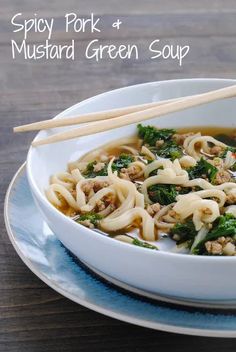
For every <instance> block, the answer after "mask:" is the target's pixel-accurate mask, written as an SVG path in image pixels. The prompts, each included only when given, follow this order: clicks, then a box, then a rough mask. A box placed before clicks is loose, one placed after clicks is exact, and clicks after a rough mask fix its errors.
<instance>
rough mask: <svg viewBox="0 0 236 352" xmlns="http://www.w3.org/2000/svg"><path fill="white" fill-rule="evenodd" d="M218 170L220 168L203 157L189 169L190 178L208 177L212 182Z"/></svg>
mask: <svg viewBox="0 0 236 352" xmlns="http://www.w3.org/2000/svg"><path fill="white" fill-rule="evenodd" d="M217 172H218V169H217V168H216V167H215V166H213V165H212V164H210V163H208V162H207V161H206V160H205V159H203V158H201V159H200V160H199V161H198V162H197V164H196V165H195V166H193V167H191V168H189V169H188V174H189V178H190V180H193V179H195V178H202V177H207V178H208V179H209V181H210V182H214V180H215V177H216V174H217Z"/></svg>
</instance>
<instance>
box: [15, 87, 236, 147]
mask: <svg viewBox="0 0 236 352" xmlns="http://www.w3.org/2000/svg"><path fill="white" fill-rule="evenodd" d="M235 96H236V85H233V86H229V87H226V88H221V89H217V90H213V91H209V92H207V93H203V94H198V95H192V96H187V97H182V98H177V99H168V100H163V101H160V102H154V103H148V104H142V105H135V106H129V107H125V108H118V109H113V110H107V111H102V112H96V113H89V114H83V115H80V116H75V117H69V118H65V119H52V120H45V121H40V122H35V123H31V124H28V125H22V126H18V127H15V128H14V132H26V131H35V130H42V129H49V128H56V127H62V126H71V125H76V124H81V123H85V122H86V123H88V124H87V125H84V126H83V125H82V126H80V127H79V128H75V129H71V130H69V131H66V132H62V133H57V134H54V135H52V136H50V137H47V138H43V139H41V140H37V141H34V142H32V145H33V146H39V145H43V144H50V143H56V142H60V141H65V140H68V139H73V138H78V137H82V136H87V135H91V134H95V133H99V132H104V131H107V130H111V129H114V128H118V127H122V126H126V125H130V124H133V123H138V122H142V121H145V120H148V119H151V118H154V117H160V116H162V115H166V114H170V113H173V112H177V111H181V110H185V109H188V108H191V107H195V106H199V105H203V104H206V103H211V102H214V101H217V100H220V99H226V98H232V97H235Z"/></svg>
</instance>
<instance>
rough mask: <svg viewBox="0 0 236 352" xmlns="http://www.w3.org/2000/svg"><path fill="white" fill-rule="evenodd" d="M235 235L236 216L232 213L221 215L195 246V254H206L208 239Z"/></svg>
mask: <svg viewBox="0 0 236 352" xmlns="http://www.w3.org/2000/svg"><path fill="white" fill-rule="evenodd" d="M234 235H236V218H235V217H234V216H233V215H232V214H225V215H221V216H219V217H218V218H217V219H216V220H215V221H214V223H213V227H212V230H211V231H210V232H209V233H208V234H207V236H206V237H205V238H204V240H202V241H201V242H199V243H198V245H197V246H196V247H195V248H194V251H193V254H204V253H205V252H206V250H205V243H206V242H207V241H214V240H216V239H217V238H219V237H221V236H229V237H231V236H234Z"/></svg>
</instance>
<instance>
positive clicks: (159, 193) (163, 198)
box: [148, 184, 178, 205]
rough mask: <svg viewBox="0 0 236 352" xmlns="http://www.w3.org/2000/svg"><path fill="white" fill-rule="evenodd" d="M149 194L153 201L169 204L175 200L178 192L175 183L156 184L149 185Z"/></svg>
mask: <svg viewBox="0 0 236 352" xmlns="http://www.w3.org/2000/svg"><path fill="white" fill-rule="evenodd" d="M148 195H149V198H150V199H151V201H152V202H153V203H159V204H161V205H168V204H170V203H173V202H175V199H176V196H177V195H178V192H177V190H176V186H175V185H163V184H156V185H152V186H150V187H148Z"/></svg>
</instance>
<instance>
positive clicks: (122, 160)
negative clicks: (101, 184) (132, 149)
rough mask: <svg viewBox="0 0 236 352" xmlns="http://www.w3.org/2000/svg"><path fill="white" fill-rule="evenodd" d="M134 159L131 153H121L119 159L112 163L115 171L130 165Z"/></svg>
mask: <svg viewBox="0 0 236 352" xmlns="http://www.w3.org/2000/svg"><path fill="white" fill-rule="evenodd" d="M133 161H134V158H133V156H132V155H129V154H121V155H120V156H119V158H118V159H115V160H114V162H113V164H112V170H113V171H118V172H119V171H120V170H121V169H123V168H125V169H127V167H129V165H130V164H131V163H132V162H133Z"/></svg>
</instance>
